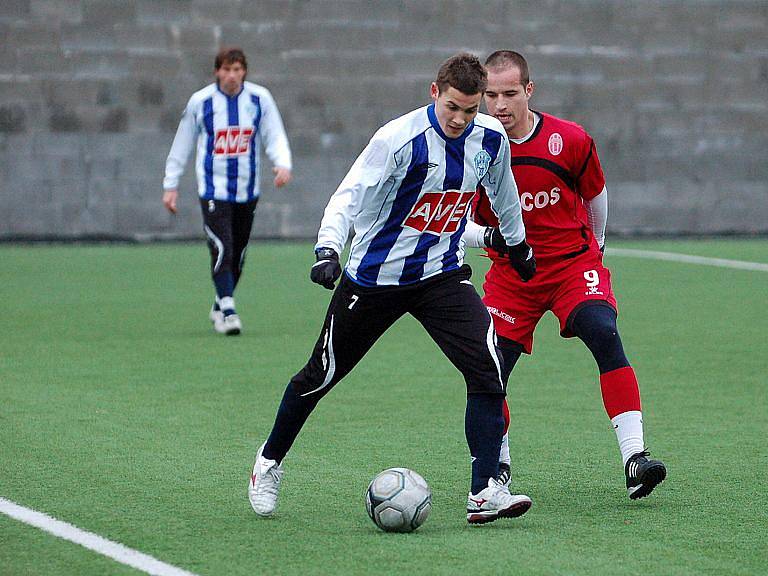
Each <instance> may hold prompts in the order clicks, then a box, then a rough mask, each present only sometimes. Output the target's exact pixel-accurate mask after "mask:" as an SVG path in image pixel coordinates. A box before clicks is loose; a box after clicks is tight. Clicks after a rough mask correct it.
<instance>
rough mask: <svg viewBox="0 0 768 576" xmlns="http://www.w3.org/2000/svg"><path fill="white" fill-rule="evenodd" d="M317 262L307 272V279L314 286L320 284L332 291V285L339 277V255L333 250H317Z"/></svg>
mask: <svg viewBox="0 0 768 576" xmlns="http://www.w3.org/2000/svg"><path fill="white" fill-rule="evenodd" d="M315 257H316V258H317V262H315V263H314V264H313V265H312V269H311V270H310V271H309V278H310V280H312V282H314V283H315V284H320V285H321V286H324V287H326V288H328V290H333V283H334V282H336V280H337V279H338V278H339V276H341V265H340V264H339V255H338V254H337V253H336V250H334V249H333V248H318V249H317V250H315Z"/></svg>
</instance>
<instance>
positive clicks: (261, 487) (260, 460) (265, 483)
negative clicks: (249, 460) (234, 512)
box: [248, 442, 283, 516]
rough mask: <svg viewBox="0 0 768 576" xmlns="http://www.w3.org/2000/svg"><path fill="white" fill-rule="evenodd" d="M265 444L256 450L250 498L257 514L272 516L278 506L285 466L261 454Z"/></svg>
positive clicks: (249, 491) (249, 485)
mask: <svg viewBox="0 0 768 576" xmlns="http://www.w3.org/2000/svg"><path fill="white" fill-rule="evenodd" d="M265 444H266V442H265V443H264V444H262V445H261V446H260V447H259V451H258V452H256V462H255V464H254V465H253V472H252V473H251V481H250V483H249V484H248V500H250V501H251V508H253V511H254V512H256V514H258V515H259V516H272V514H273V513H274V512H275V508H277V495H278V492H279V491H280V481H281V480H282V478H283V467H282V466H280V465H279V464H278V463H277V462H276V461H275V460H267V459H266V458H264V457H263V456H262V455H261V453H262V452H263V451H264V445H265Z"/></svg>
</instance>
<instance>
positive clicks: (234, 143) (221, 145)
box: [213, 126, 253, 156]
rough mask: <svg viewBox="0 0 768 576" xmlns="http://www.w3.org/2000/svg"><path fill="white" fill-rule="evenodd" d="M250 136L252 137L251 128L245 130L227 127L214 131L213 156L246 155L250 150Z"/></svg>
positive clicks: (238, 127)
mask: <svg viewBox="0 0 768 576" xmlns="http://www.w3.org/2000/svg"><path fill="white" fill-rule="evenodd" d="M251 136H253V126H248V127H245V128H241V127H240V126H228V127H226V128H222V129H220V130H216V137H215V138H214V141H213V154H214V155H215V156H239V155H240V154H247V153H248V152H249V151H250V149H251Z"/></svg>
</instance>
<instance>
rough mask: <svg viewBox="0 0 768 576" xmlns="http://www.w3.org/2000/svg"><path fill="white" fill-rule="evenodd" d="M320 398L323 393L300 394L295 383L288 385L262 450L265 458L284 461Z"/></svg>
mask: <svg viewBox="0 0 768 576" xmlns="http://www.w3.org/2000/svg"><path fill="white" fill-rule="evenodd" d="M320 398H322V395H317V394H311V395H309V396H299V395H298V394H297V393H296V392H295V391H294V390H293V384H290V383H289V384H288V386H286V388H285V393H284V394H283V400H282V401H281V402H280V407H279V408H278V409H277V416H275V424H274V426H272V432H271V433H270V435H269V438H268V439H267V444H266V446H264V451H263V452H262V456H264V458H267V459H269V460H276V461H277V462H282V460H283V458H285V455H286V454H287V453H288V450H290V449H291V446H293V442H294V440H296V437H297V436H298V435H299V432H300V431H301V429H302V427H303V426H304V423H305V422H306V421H307V418H309V415H310V414H311V413H312V410H314V409H315V406H317V403H318V402H319V401H320Z"/></svg>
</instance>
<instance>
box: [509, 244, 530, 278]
mask: <svg viewBox="0 0 768 576" xmlns="http://www.w3.org/2000/svg"><path fill="white" fill-rule="evenodd" d="M507 250H508V254H507V256H508V257H509V263H510V264H512V268H514V269H515V270H517V273H518V274H519V275H520V280H522V281H523V282H528V280H530V279H531V278H533V275H534V274H536V258H535V257H534V255H533V248H531V247H530V246H528V243H527V242H526V241H525V240H523V241H522V242H520V244H515V245H514V246H509V247H508V248H507Z"/></svg>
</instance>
